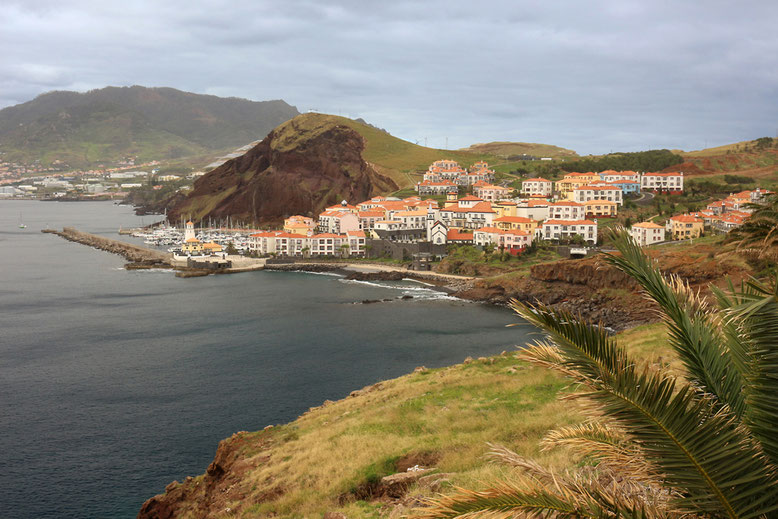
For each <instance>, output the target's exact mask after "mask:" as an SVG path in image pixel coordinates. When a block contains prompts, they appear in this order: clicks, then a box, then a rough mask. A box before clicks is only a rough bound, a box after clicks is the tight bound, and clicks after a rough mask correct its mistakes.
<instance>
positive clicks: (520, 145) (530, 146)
mask: <svg viewBox="0 0 778 519" xmlns="http://www.w3.org/2000/svg"><path fill="white" fill-rule="evenodd" d="M461 151H466V152H469V153H488V154H491V155H497V156H499V157H506V158H507V157H516V156H519V155H532V156H535V157H551V158H552V159H564V158H575V157H578V153H576V152H574V151H573V150H568V149H566V148H560V147H559V146H553V145H551V144H538V143H534V142H502V141H500V142H487V143H479V144H473V145H472V146H470V147H467V148H462V150H461Z"/></svg>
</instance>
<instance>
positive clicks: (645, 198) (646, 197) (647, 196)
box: [635, 191, 656, 205]
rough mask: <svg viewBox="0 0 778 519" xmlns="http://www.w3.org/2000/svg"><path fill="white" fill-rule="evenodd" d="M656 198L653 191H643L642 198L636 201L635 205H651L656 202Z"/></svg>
mask: <svg viewBox="0 0 778 519" xmlns="http://www.w3.org/2000/svg"><path fill="white" fill-rule="evenodd" d="M655 196H656V195H655V194H654V193H652V192H651V191H643V192H642V193H640V198H636V199H635V203H636V204H638V205H651V204H652V203H653V202H654V197H655Z"/></svg>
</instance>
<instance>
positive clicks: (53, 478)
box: [0, 201, 532, 518]
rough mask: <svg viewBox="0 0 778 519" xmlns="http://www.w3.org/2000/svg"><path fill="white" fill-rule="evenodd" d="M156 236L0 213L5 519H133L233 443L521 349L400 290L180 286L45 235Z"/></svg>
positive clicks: (469, 318) (52, 215) (122, 214)
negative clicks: (404, 379)
mask: <svg viewBox="0 0 778 519" xmlns="http://www.w3.org/2000/svg"><path fill="white" fill-rule="evenodd" d="M20 217H21V218H22V219H23V220H24V222H25V223H26V224H27V228H26V229H19V228H18V223H19V220H20ZM152 221H153V218H151V217H148V216H147V217H144V218H140V217H137V216H135V215H134V214H133V213H132V211H131V209H130V208H129V207H124V206H117V205H114V204H112V203H110V202H107V203H103V202H69V203H65V202H62V203H59V202H33V201H24V202H19V201H0V460H1V461H0V516H1V517H3V518H49V517H51V518H54V517H56V518H61V517H68V518H69V517H73V518H130V517H135V515H136V514H137V512H138V510H139V508H140V506H141V504H142V503H143V501H145V500H146V499H147V498H149V497H151V496H153V495H155V494H157V493H160V492H162V491H163V490H164V487H165V485H166V484H167V483H169V482H170V481H172V480H174V479H178V480H179V481H180V480H182V479H183V478H184V477H186V476H187V475H197V474H201V473H203V472H204V471H205V469H206V467H207V466H208V464H209V463H210V461H211V460H212V458H213V454H214V452H215V450H216V446H217V444H218V442H219V440H221V439H223V438H225V437H227V436H229V435H231V434H232V433H234V432H236V431H239V430H256V429H260V428H262V427H264V426H266V425H268V424H277V423H284V422H288V421H290V420H293V419H294V418H296V417H297V416H299V415H300V414H301V413H303V412H304V411H306V410H307V409H308V408H309V407H311V406H315V405H319V404H320V403H321V402H323V401H324V400H327V399H331V400H334V399H338V398H342V397H344V396H346V395H348V393H349V392H350V391H352V390H354V389H358V388H361V387H363V386H366V385H368V384H372V383H375V382H377V381H379V380H384V379H388V378H392V377H396V376H399V375H402V374H405V373H408V372H410V371H412V370H413V368H415V367H416V366H420V365H425V366H427V367H438V366H444V365H450V364H454V363H457V362H461V361H462V360H463V359H464V358H465V357H467V356H474V357H476V356H481V355H490V354H495V353H499V352H500V351H502V350H506V349H507V350H510V349H512V348H513V347H515V345H517V344H523V343H525V342H526V341H527V340H528V337H527V336H528V335H529V334H531V332H532V329H531V328H530V327H529V326H527V325H522V326H518V327H513V328H505V325H507V324H510V323H514V322H516V321H517V319H516V318H515V317H514V315H513V314H512V313H511V312H509V311H507V310H505V309H500V308H492V307H487V306H483V305H479V304H474V303H469V302H463V301H459V300H456V299H454V298H451V297H448V296H446V295H445V294H442V293H440V292H438V291H435V290H434V287H430V286H425V285H423V284H420V283H415V282H411V281H402V282H367V283H365V282H353V281H346V280H344V279H342V278H341V277H339V276H335V275H319V274H307V273H287V272H270V271H268V272H251V273H243V274H236V275H226V276H208V277H203V278H190V279H180V278H176V277H175V276H174V275H173V273H172V272H170V271H125V270H124V269H123V268H122V266H123V264H124V260H123V258H121V257H119V256H115V255H112V254H109V253H106V252H102V251H97V250H94V249H91V248H88V247H85V246H83V245H79V244H75V243H71V242H68V241H65V240H63V239H62V238H59V237H57V236H55V235H49V234H42V233H40V229H41V228H43V227H46V226H51V227H57V228H61V227H63V226H69V225H73V226H75V227H77V228H79V229H82V230H86V231H90V232H95V233H99V234H105V235H107V236H113V237H117V229H118V228H119V227H120V226H124V227H131V226H134V225H138V224H140V223H141V222H142V223H146V224H148V223H151V222H152ZM123 238H125V237H123ZM128 241H132V240H131V239H128ZM135 241H136V242H137V241H138V240H135ZM402 295H412V296H414V297H413V299H410V300H400V299H399V297H400V296H402ZM383 298H391V299H393V300H392V301H391V302H386V303H377V304H369V305H363V304H359V302H360V301H362V300H364V299H383Z"/></svg>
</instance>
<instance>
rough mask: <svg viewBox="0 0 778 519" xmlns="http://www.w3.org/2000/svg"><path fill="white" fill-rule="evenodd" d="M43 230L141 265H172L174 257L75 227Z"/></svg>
mask: <svg viewBox="0 0 778 519" xmlns="http://www.w3.org/2000/svg"><path fill="white" fill-rule="evenodd" d="M41 232H44V233H49V234H56V235H57V236H61V237H62V238H65V239H66V240H69V241H73V242H76V243H81V244H82V245H87V246H89V247H94V248H95V249H100V250H104V251H106V252H112V253H114V254H118V255H120V256H124V258H126V259H127V260H128V261H131V262H133V263H136V264H139V265H146V266H149V267H171V266H172V259H173V257H172V254H170V253H166V252H162V251H158V250H153V249H147V248H145V247H140V246H138V245H133V244H131V243H127V242H123V241H119V240H114V239H111V238H106V237H105V236H98V235H97V234H92V233H88V232H84V231H79V230H78V229H75V228H73V227H65V228H63V229H62V230H61V231H57V230H55V229H43V230H42V231H41Z"/></svg>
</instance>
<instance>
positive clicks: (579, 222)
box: [543, 220, 597, 225]
mask: <svg viewBox="0 0 778 519" xmlns="http://www.w3.org/2000/svg"><path fill="white" fill-rule="evenodd" d="M543 225H597V224H596V223H594V222H593V221H591V220H546V221H545V222H543Z"/></svg>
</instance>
